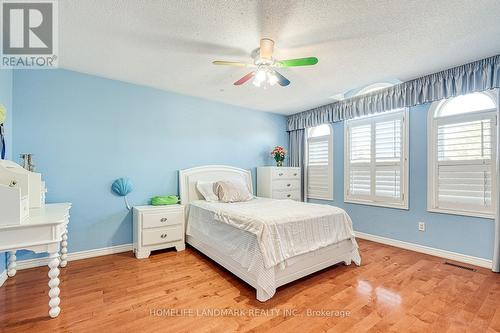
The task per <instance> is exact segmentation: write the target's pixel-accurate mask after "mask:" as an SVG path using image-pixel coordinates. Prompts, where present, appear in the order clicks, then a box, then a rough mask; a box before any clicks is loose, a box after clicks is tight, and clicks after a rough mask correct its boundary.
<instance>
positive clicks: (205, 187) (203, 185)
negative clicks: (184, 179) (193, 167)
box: [196, 180, 219, 202]
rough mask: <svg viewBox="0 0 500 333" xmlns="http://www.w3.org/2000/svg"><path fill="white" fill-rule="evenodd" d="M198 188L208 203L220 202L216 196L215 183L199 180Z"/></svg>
mask: <svg viewBox="0 0 500 333" xmlns="http://www.w3.org/2000/svg"><path fill="white" fill-rule="evenodd" d="M196 188H197V189H198V191H199V192H200V193H201V195H203V197H204V198H205V200H206V201H208V202H215V201H219V198H218V197H217V194H215V182H209V181H201V180H199V181H197V182H196Z"/></svg>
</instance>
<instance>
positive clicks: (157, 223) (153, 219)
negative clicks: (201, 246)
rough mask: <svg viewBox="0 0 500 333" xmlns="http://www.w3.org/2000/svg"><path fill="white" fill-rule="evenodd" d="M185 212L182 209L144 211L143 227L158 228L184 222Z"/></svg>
mask: <svg viewBox="0 0 500 333" xmlns="http://www.w3.org/2000/svg"><path fill="white" fill-rule="evenodd" d="M183 219H184V212H183V211H182V210H181V209H178V210H173V211H164V212H147V213H142V227H143V228H156V227H164V226H167V225H175V224H182V223H183Z"/></svg>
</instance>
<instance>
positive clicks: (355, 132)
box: [344, 109, 408, 209]
mask: <svg viewBox="0 0 500 333" xmlns="http://www.w3.org/2000/svg"><path fill="white" fill-rule="evenodd" d="M407 118H408V111H407V109H398V110H394V111H391V112H387V113H384V114H381V115H377V116H369V117H363V118H359V119H353V120H348V121H346V123H345V145H346V149H345V157H344V163H345V166H344V182H345V184H344V191H345V197H344V201H345V202H351V203H362V204H368V205H375V206H383V207H394V208H405V209H407V208H408V195H407V189H408V139H407V132H408V122H407V121H406V119H407Z"/></svg>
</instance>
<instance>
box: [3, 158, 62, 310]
mask: <svg viewBox="0 0 500 333" xmlns="http://www.w3.org/2000/svg"><path fill="white" fill-rule="evenodd" d="M70 208H71V204H70V203H57V204H45V186H44V185H43V182H41V175H40V174H36V173H34V172H30V171H27V170H25V169H23V168H21V167H20V166H18V165H17V164H15V163H13V162H11V161H0V253H1V252H8V263H7V276H8V277H13V276H14V275H16V251H17V250H30V251H34V252H35V253H44V252H47V253H48V254H49V258H50V260H49V264H48V266H49V268H50V269H49V274H48V275H49V287H50V290H49V298H50V300H49V308H50V310H49V315H50V317H52V318H55V317H57V316H58V315H59V312H60V311H61V309H60V307H59V303H60V299H59V293H60V290H59V282H60V281H59V266H60V267H65V266H66V264H67V253H68V250H67V246H68V242H67V240H68V223H69V210H70ZM59 258H60V260H59Z"/></svg>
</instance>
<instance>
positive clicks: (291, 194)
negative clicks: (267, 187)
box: [273, 191, 300, 200]
mask: <svg viewBox="0 0 500 333" xmlns="http://www.w3.org/2000/svg"><path fill="white" fill-rule="evenodd" d="M273 199H280V200H281V199H292V200H300V191H274V192H273Z"/></svg>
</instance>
